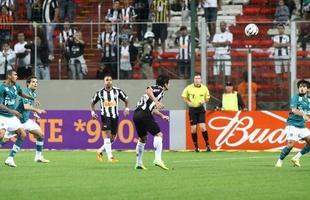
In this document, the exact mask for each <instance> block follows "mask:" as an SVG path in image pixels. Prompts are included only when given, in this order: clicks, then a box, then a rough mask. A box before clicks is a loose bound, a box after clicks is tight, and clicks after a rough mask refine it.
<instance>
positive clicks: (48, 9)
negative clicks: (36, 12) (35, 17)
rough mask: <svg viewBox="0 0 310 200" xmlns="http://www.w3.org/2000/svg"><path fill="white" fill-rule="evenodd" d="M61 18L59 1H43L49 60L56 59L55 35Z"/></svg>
mask: <svg viewBox="0 0 310 200" xmlns="http://www.w3.org/2000/svg"><path fill="white" fill-rule="evenodd" d="M58 17H59V5H58V1H57V0H44V1H43V13H42V18H43V22H44V23H47V24H46V25H45V29H46V30H45V32H46V40H47V43H48V54H49V57H48V58H49V60H53V59H54V39H53V34H54V30H55V27H56V24H55V23H57V22H58Z"/></svg>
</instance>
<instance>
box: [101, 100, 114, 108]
mask: <svg viewBox="0 0 310 200" xmlns="http://www.w3.org/2000/svg"><path fill="white" fill-rule="evenodd" d="M102 106H103V107H114V106H116V102H115V101H105V102H103V105H102Z"/></svg>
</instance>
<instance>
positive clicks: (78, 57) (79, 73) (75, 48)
mask: <svg viewBox="0 0 310 200" xmlns="http://www.w3.org/2000/svg"><path fill="white" fill-rule="evenodd" d="M68 47H69V51H70V64H69V69H70V71H71V75H72V79H83V76H84V75H86V74H87V72H88V70H87V65H86V62H85V59H84V47H85V43H84V41H83V39H82V32H81V31H77V32H76V34H75V35H74V37H73V38H69V40H68Z"/></svg>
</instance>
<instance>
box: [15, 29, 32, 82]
mask: <svg viewBox="0 0 310 200" xmlns="http://www.w3.org/2000/svg"><path fill="white" fill-rule="evenodd" d="M17 39H18V43H16V44H15V45H14V51H15V53H16V58H17V74H18V77H19V78H20V79H27V78H28V77H29V76H30V75H32V68H31V65H30V52H29V50H27V49H26V48H25V45H26V44H27V42H26V41H25V35H24V33H22V32H20V33H18V35H17Z"/></svg>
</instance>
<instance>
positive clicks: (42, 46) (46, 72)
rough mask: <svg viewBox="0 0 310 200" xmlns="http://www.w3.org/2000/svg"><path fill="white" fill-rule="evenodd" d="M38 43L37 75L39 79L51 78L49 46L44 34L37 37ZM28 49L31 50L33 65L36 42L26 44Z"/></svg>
mask: <svg viewBox="0 0 310 200" xmlns="http://www.w3.org/2000/svg"><path fill="white" fill-rule="evenodd" d="M35 40H36V44H37V60H36V61H37V62H36V66H35V76H36V77H37V78H38V79H39V80H50V79H51V75H50V68H49V59H48V51H46V49H47V48H48V46H47V44H46V41H45V38H44V37H42V36H39V35H38V36H36V37H35ZM25 48H26V49H30V50H31V59H30V62H31V64H32V65H34V64H35V44H34V43H33V42H30V43H28V44H26V45H25Z"/></svg>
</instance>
